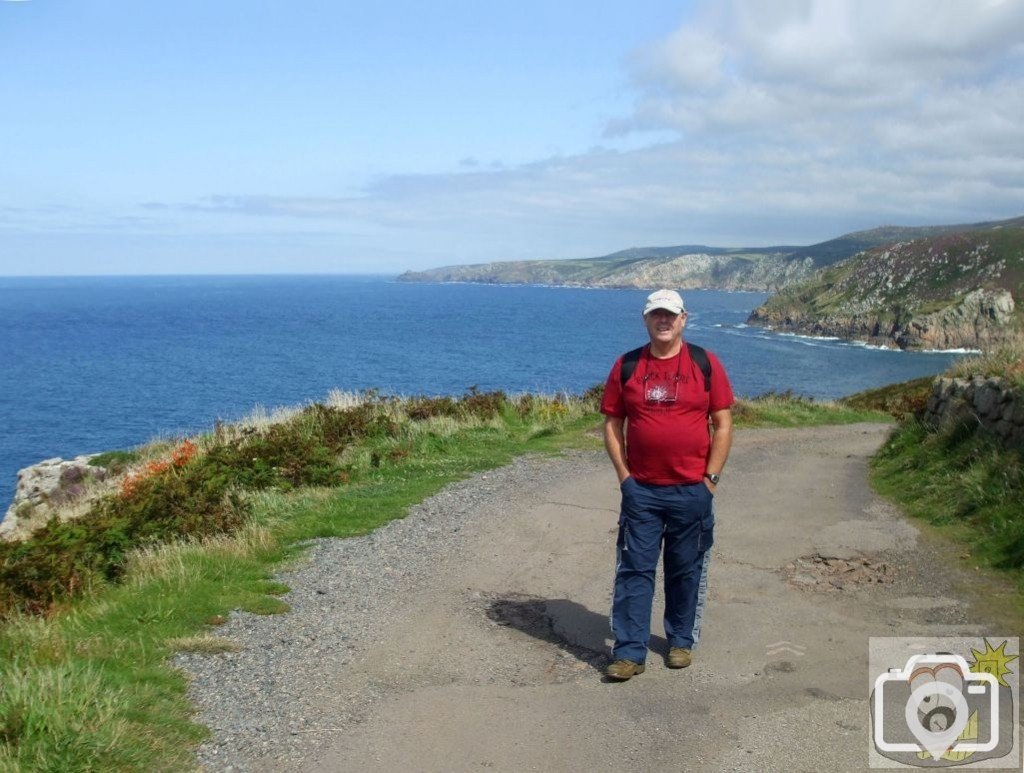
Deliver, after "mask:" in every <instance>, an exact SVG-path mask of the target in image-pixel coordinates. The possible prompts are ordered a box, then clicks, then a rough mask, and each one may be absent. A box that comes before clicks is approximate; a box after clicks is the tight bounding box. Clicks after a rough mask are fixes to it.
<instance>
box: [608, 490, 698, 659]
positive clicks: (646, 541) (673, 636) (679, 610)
mask: <svg viewBox="0 0 1024 773" xmlns="http://www.w3.org/2000/svg"><path fill="white" fill-rule="evenodd" d="M712 499H713V496H712V494H711V491H710V490H709V489H708V487H707V486H706V485H704V483H703V482H701V483H694V484H691V485H686V486H682V485H681V486H654V485H648V484H644V483H638V482H637V481H636V480H634V479H633V478H632V477H630V478H626V480H625V481H623V483H622V509H621V512H620V516H619V538H618V543H617V545H616V548H617V549H616V556H617V563H616V567H615V594H614V598H613V600H612V615H611V625H612V636H613V637H614V639H615V644H614V645H613V647H612V658H613V659H614V660H620V659H624V660H632V661H634V662H635V663H643V662H644V661H645V660H646V659H647V643H648V640H649V639H650V636H651V605H652V603H653V601H654V579H655V573H656V571H657V567H658V556H659V555H660V554H661V553H662V549H663V547H664V570H665V634H666V635H667V636H668V643H669V646H670V647H688V648H692V647H693V646H694V645H695V644H696V643H697V640H698V639H699V638H700V619H701V616H702V613H703V600H704V593H705V592H706V589H707V564H708V560H709V559H710V557H711V551H710V548H711V544H712V542H713V541H714V525H715V516H714V511H713V508H712Z"/></svg>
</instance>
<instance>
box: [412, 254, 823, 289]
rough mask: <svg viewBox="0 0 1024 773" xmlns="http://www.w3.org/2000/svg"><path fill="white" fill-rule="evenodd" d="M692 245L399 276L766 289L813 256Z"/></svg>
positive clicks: (788, 280)
mask: <svg viewBox="0 0 1024 773" xmlns="http://www.w3.org/2000/svg"><path fill="white" fill-rule="evenodd" d="M676 249H679V250H686V249H687V248H682V247H681V248H676ZM696 249H698V250H700V251H694V252H687V251H683V252H678V253H674V252H673V248H651V249H650V250H643V249H640V250H629V251H627V252H626V253H615V254H614V255H608V256H604V257H602V258H588V259H583V260H524V261H508V262H501V263H480V264H475V265H469V266H445V267H442V268H435V269H430V270H428V271H408V272H406V273H404V274H402V275H401V276H400V277H399V278H398V279H399V281H402V282H473V283H477V284H545V285H556V286H561V287H609V288H611V287H619V288H622V287H636V288H650V287H675V288H678V289H680V290H693V289H697V288H703V287H708V288H715V289H719V290H758V291H771V290H776V289H778V288H780V287H785V286H787V285H789V284H792V283H793V282H796V281H799V280H801V279H804V278H806V277H808V276H810V275H811V273H812V272H813V271H814V269H815V264H814V261H813V259H812V258H809V257H806V258H801V259H797V260H794V259H790V258H789V256H788V253H785V252H767V253H762V252H754V251H724V250H716V249H715V248H711V247H699V248H696ZM638 255H639V256H638Z"/></svg>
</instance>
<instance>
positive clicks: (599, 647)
mask: <svg viewBox="0 0 1024 773" xmlns="http://www.w3.org/2000/svg"><path fill="white" fill-rule="evenodd" d="M486 611H487V617H489V618H490V619H491V620H493V621H494V622H496V623H497V624H498V625H503V626H508V627H509V628H515V629H516V630H517V631H522V632H523V633H525V634H528V635H529V636H532V637H533V638H535V639H539V640H540V641H543V642H547V643H548V644H554V645H555V646H556V647H558V648H559V649H560V650H562V651H563V652H565V653H567V654H569V655H571V656H572V657H574V658H576V659H577V660H578V661H580V662H582V663H586V664H587V665H588V666H590V667H591V668H592V669H594V670H595V671H598V672H602V673H603V671H604V667H605V665H606V664H607V663H608V653H609V647H608V644H607V641H606V640H609V639H610V637H611V631H610V630H609V627H608V615H606V614H598V613H596V612H592V611H591V610H589V609H587V608H586V607H585V606H583V605H582V604H579V603H578V602H575V601H572V600H570V599H544V598H541V597H539V596H527V595H525V594H522V593H506V594H501V595H490V596H487V608H486ZM650 651H651V653H652V654H658V655H663V656H664V655H665V654H667V653H668V641H666V640H665V638H664V637H663V636H655V635H652V636H651V640H650Z"/></svg>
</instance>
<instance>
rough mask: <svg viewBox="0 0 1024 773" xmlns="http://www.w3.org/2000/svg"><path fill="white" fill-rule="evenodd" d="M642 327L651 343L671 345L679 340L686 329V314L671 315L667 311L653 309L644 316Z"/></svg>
mask: <svg viewBox="0 0 1024 773" xmlns="http://www.w3.org/2000/svg"><path fill="white" fill-rule="evenodd" d="M644 325H646V326H647V334H648V335H649V336H650V337H651V343H655V342H659V343H664V344H667V343H671V342H672V341H675V340H677V339H678V338H679V336H680V335H681V334H682V332H683V328H684V327H686V312H685V311H684V312H683V313H682V314H673V313H672V312H671V311H669V310H668V309H654V310H652V311H651V313H650V314H647V315H645V316H644Z"/></svg>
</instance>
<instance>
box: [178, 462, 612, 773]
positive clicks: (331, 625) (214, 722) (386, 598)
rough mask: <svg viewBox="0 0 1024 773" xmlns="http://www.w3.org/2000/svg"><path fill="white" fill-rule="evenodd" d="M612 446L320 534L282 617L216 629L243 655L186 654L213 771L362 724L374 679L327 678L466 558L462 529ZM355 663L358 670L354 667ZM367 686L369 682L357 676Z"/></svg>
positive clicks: (487, 477)
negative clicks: (363, 528)
mask: <svg viewBox="0 0 1024 773" xmlns="http://www.w3.org/2000/svg"><path fill="white" fill-rule="evenodd" d="M604 464H606V461H605V459H604V455H603V453H596V452H589V453H572V454H569V455H566V456H564V457H561V458H559V459H558V460H557V461H553V460H551V459H550V458H531V457H525V458H520V459H517V460H515V461H514V462H513V463H512V464H510V465H509V466H507V467H504V468H501V469H498V470H492V471H490V472H486V473H479V474H477V475H475V476H473V477H471V478H468V479H466V480H463V481H460V482H458V483H454V484H452V485H449V486H447V487H446V488H445V489H443V490H442V491H440V492H439V493H438V494H437V495H435V496H433V497H431V498H430V499H427V500H425V501H424V502H422V503H420V504H418V505H415V506H414V507H412V508H410V510H409V512H408V515H407V516H406V518H404V519H402V520H396V521H392V522H390V523H388V524H387V525H385V526H383V527H381V528H379V529H377V530H376V531H374V532H373V533H371V534H369V535H367V536H365V537H356V538H350V539H322V540H314V541H312V542H311V543H310V544H311V547H310V549H309V551H308V557H307V560H305V561H304V562H302V563H301V564H300V565H299V566H298V567H297V568H295V569H294V570H293V571H289V572H286V573H283V574H281V575H279V577H278V579H280V580H281V581H282V582H284V583H286V584H287V585H288V586H289V587H290V588H291V591H290V592H289V593H287V594H286V595H284V596H282V598H283V600H284V601H286V602H287V603H288V604H289V605H291V608H292V610H291V612H290V613H288V614H284V615H270V616H262V615H254V614H250V613H246V612H241V611H236V612H234V613H232V614H231V616H230V619H229V621H228V622H227V623H226V624H225V625H223V626H220V627H219V628H218V629H217V630H216V633H217V635H218V636H223V637H225V638H228V639H231V640H233V641H235V642H236V643H237V644H238V645H239V646H240V648H241V649H240V650H239V651H238V652H228V653H223V654H218V655H202V654H195V653H182V654H179V655H178V656H177V657H176V658H175V661H174V662H175V664H176V665H177V666H179V667H180V668H182V669H183V670H184V671H186V672H187V673H188V674H189V675H190V677H191V679H192V683H191V687H190V690H189V696H190V698H191V699H192V701H193V702H194V703H195V705H196V706H197V708H198V716H197V720H198V721H199V722H200V723H202V724H204V725H206V726H207V727H209V728H210V729H211V730H212V732H213V736H212V738H211V739H210V740H209V741H208V742H207V743H205V744H203V745H202V746H201V747H200V749H199V755H198V758H199V762H200V764H202V765H203V766H204V767H205V768H207V769H208V770H223V771H248V770H264V769H273V770H291V769H299V768H301V767H303V765H304V763H305V762H306V761H307V760H309V759H312V758H314V757H315V756H317V754H318V753H319V752H320V751H321V750H322V748H323V747H324V746H325V745H326V744H327V743H328V742H329V741H335V740H336V737H337V735H338V733H339V732H344V731H345V730H346V729H349V728H353V727H355V726H357V725H359V724H360V723H361V722H362V721H363V720H364V719H365V718H366V717H367V715H368V711H369V709H370V707H371V706H372V705H373V704H374V703H375V702H376V701H377V698H379V697H380V696H378V695H376V694H375V693H376V692H377V688H375V687H374V685H373V684H360V685H359V689H354V690H353V691H351V692H349V693H339V692H338V689H337V685H336V683H333V682H332V680H330V679H327V678H325V675H327V674H331V675H334V674H338V673H342V672H344V670H345V668H346V666H349V665H350V664H352V663H353V662H357V661H358V659H359V657H360V656H361V655H363V654H365V653H366V652H367V651H368V650H369V649H370V648H371V647H373V646H374V645H377V644H380V643H381V642H380V640H381V634H382V631H383V629H384V628H385V626H386V624H387V623H389V622H390V621H391V619H392V617H393V614H394V612H395V610H396V609H397V608H398V607H399V606H400V604H401V602H402V599H403V597H404V596H405V595H406V594H407V593H408V592H409V591H412V590H414V589H416V588H418V587H420V586H421V585H422V584H423V583H424V582H426V581H427V579H428V578H430V577H433V576H436V575H437V574H438V573H444V572H445V571H446V567H450V566H454V565H455V564H456V563H457V562H459V560H460V557H461V556H462V555H463V552H464V550H465V539H464V536H465V534H466V532H467V530H469V529H471V528H472V527H473V526H474V525H476V524H479V523H482V522H485V521H487V520H489V519H493V518H495V517H498V516H500V514H501V513H502V511H503V509H504V507H505V505H506V503H508V502H509V501H512V500H515V501H516V502H517V504H527V505H528V504H529V503H530V497H531V492H536V491H538V490H539V489H542V488H543V487H544V486H545V484H546V483H548V482H550V481H552V480H554V479H572V478H573V477H575V476H576V475H577V474H578V473H582V472H584V471H586V472H592V471H593V470H594V468H595V467H596V466H599V465H604ZM350 667H351V666H350ZM355 681H356V682H357V683H359V680H355Z"/></svg>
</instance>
